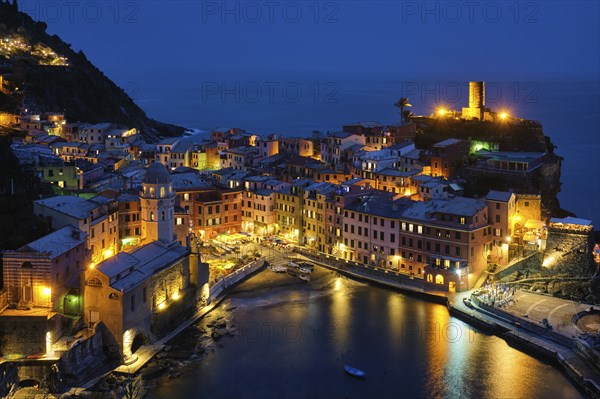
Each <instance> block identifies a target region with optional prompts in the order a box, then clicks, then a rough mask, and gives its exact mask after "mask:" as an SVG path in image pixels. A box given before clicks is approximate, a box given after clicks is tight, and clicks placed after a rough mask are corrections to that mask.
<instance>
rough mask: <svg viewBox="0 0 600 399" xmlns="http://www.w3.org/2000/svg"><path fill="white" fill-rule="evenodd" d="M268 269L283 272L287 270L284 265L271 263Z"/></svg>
mask: <svg viewBox="0 0 600 399" xmlns="http://www.w3.org/2000/svg"><path fill="white" fill-rule="evenodd" d="M269 270H271V271H273V272H275V273H285V272H286V271H287V270H288V268H287V267H285V266H279V265H271V266H269Z"/></svg>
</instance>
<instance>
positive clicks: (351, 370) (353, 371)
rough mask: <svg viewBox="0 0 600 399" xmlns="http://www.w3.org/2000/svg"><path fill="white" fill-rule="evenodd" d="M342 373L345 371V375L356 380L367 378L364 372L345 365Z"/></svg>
mask: <svg viewBox="0 0 600 399" xmlns="http://www.w3.org/2000/svg"><path fill="white" fill-rule="evenodd" d="M344 371H346V373H347V374H349V375H351V376H353V377H357V378H365V377H366V376H367V373H365V372H364V371H362V370H359V369H357V368H356V367H352V366H349V365H347V364H346V365H344Z"/></svg>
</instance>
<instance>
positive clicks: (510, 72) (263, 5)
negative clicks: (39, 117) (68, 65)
mask: <svg viewBox="0 0 600 399" xmlns="http://www.w3.org/2000/svg"><path fill="white" fill-rule="evenodd" d="M19 4H20V8H21V9H22V10H23V11H26V12H28V13H29V14H30V15H32V16H33V17H34V18H36V19H42V20H44V21H46V22H47V23H48V27H49V28H48V31H49V32H50V33H56V34H58V35H60V36H61V37H62V38H63V39H64V40H65V41H66V42H68V43H71V44H72V45H73V48H74V49H76V50H79V49H83V50H84V52H85V53H86V55H87V56H88V58H89V59H90V60H91V61H92V62H93V63H94V64H96V65H97V66H98V67H99V68H100V69H101V70H103V71H104V72H105V73H106V74H107V75H108V76H109V77H111V78H113V79H114V80H115V81H117V82H119V81H131V80H132V79H135V75H136V73H140V72H144V71H146V72H148V71H160V72H163V73H177V72H181V71H189V72H198V73H203V72H204V73H206V72H211V73H214V72H223V73H228V72H234V73H240V71H247V72H248V73H273V74H275V73H298V72H302V73H306V72H307V71H315V72H323V71H325V72H336V73H340V74H348V75H361V76H365V75H369V74H374V75H378V76H382V75H397V74H398V73H399V71H401V73H402V74H403V76H405V77H411V75H414V76H419V77H429V76H431V77H435V78H437V79H463V78H466V79H471V80H475V79H479V78H480V77H486V78H487V79H489V78H490V77H493V79H510V80H515V79H519V80H523V79H543V78H544V79H545V78H575V79H598V75H599V65H600V64H599V54H600V28H599V19H600V18H599V14H600V9H599V7H600V6H599V2H597V1H533V2H528V1H521V2H512V1H497V2H494V1H483V2H482V1H473V2H468V1H465V2H463V1H460V2H420V1H334V2H331V1H320V2H313V1H299V2H294V1H272V2H270V1H260V2H220V1H215V2H213V1H203V2H197V1H152V0H150V1H148V0H144V1H119V2H113V1H98V2H92V1H90V2H88V1H84V2H77V1H75V2H72V3H69V2H54V1H24V0H21V1H20V2H19ZM68 4H73V5H72V6H71V5H68Z"/></svg>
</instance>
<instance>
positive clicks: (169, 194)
mask: <svg viewBox="0 0 600 399" xmlns="http://www.w3.org/2000/svg"><path fill="white" fill-rule="evenodd" d="M140 205H141V218H142V243H144V244H147V243H149V242H152V241H162V242H164V243H166V244H170V243H172V242H173V241H175V238H174V217H173V214H174V207H175V192H174V191H173V185H172V183H171V175H170V174H169V172H168V171H167V168H166V167H165V166H164V165H163V164H161V163H154V164H152V165H150V167H149V168H148V170H147V171H146V176H145V177H144V180H143V181H142V192H141V193H140Z"/></svg>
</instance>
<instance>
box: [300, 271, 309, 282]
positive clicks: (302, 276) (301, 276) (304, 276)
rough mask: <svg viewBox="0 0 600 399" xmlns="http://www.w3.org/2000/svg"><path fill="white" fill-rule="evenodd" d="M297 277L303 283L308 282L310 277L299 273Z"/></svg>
mask: <svg viewBox="0 0 600 399" xmlns="http://www.w3.org/2000/svg"><path fill="white" fill-rule="evenodd" d="M298 277H300V279H302V280H304V281H310V276H309V275H308V274H304V273H300V274H299V275H298Z"/></svg>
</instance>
